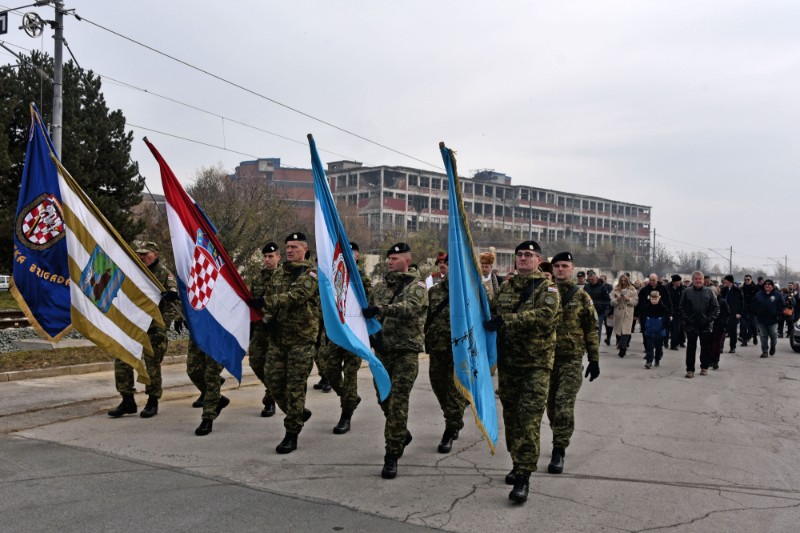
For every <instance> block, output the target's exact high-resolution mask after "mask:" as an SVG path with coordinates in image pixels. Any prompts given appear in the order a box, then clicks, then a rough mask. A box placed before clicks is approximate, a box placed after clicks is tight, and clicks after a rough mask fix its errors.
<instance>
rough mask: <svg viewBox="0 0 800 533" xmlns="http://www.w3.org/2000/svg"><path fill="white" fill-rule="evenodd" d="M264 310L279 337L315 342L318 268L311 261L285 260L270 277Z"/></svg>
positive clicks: (318, 312) (317, 321) (317, 322)
mask: <svg viewBox="0 0 800 533" xmlns="http://www.w3.org/2000/svg"><path fill="white" fill-rule="evenodd" d="M271 289H272V290H273V291H274V292H273V293H272V294H267V295H266V296H265V297H264V310H265V312H266V314H267V315H270V316H271V317H272V319H273V320H274V321H275V324H276V332H277V336H278V339H279V340H283V341H292V342H295V341H296V342H301V343H308V344H314V343H315V342H317V336H318V334H319V324H320V314H321V313H320V304H319V285H318V283H317V269H316V268H315V266H314V263H313V262H311V261H295V262H289V261H286V262H284V263H283V264H282V265H281V268H279V269H278V272H276V274H275V275H274V276H273V278H272V285H271Z"/></svg>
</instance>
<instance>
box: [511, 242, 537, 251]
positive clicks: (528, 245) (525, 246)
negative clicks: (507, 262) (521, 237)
mask: <svg viewBox="0 0 800 533" xmlns="http://www.w3.org/2000/svg"><path fill="white" fill-rule="evenodd" d="M520 250H533V251H534V252H541V251H542V247H541V246H539V243H538V242H536V241H525V242H521V243H519V244H518V245H517V247H516V248H514V253H517V252H519V251H520Z"/></svg>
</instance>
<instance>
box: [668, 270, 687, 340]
mask: <svg viewBox="0 0 800 533" xmlns="http://www.w3.org/2000/svg"><path fill="white" fill-rule="evenodd" d="M685 289H686V288H685V287H684V286H683V283H682V280H681V277H680V276H679V275H678V274H673V275H672V283H671V284H670V286H669V287H667V292H668V293H669V297H670V300H671V301H672V308H671V309H670V312H671V314H672V318H673V320H672V322H671V323H670V325H669V328H670V332H669V348H670V350H677V349H678V345H680V347H681V348H683V347H684V346H686V342H685V336H686V335H685V333H684V331H683V322H681V319H680V318H681V296H682V295H683V291H684V290H685Z"/></svg>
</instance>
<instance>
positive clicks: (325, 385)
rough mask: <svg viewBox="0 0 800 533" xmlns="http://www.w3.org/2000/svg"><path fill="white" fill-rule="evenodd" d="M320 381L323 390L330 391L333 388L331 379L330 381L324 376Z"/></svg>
mask: <svg viewBox="0 0 800 533" xmlns="http://www.w3.org/2000/svg"><path fill="white" fill-rule="evenodd" d="M320 383H321V384H322V386H321V387H320V388H321V389H322V392H330V391H331V390H332V387H331V383H330V381H328V378H322V381H321V382H320Z"/></svg>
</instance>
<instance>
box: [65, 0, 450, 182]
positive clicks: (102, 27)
mask: <svg viewBox="0 0 800 533" xmlns="http://www.w3.org/2000/svg"><path fill="white" fill-rule="evenodd" d="M69 14H71V15H73V16H74V17H75V18H76V19H77V20H78V21H86V22H88V23H89V24H91V25H93V26H95V27H97V28H100V29H101V30H104V31H106V32H108V33H111V34H113V35H116V36H117V37H120V38H122V39H125V40H126V41H129V42H131V43H133V44H136V45H138V46H141V47H142V48H146V49H147V50H150V51H151V52H153V53H156V54H158V55H161V56H163V57H166V58H168V59H171V60H172V61H175V62H177V63H180V64H181V65H184V66H185V67H188V68H190V69H192V70H196V71H197V72H200V73H202V74H205V75H206V76H209V77H211V78H214V79H216V80H218V81H221V82H222V83H225V84H227V85H230V86H232V87H235V88H237V89H239V90H242V91H244V92H247V93H249V94H252V95H253V96H256V97H258V98H261V99H263V100H266V101H268V102H271V103H273V104H275V105H277V106H280V107H283V108H284V109H288V110H289V111H292V112H294V113H297V114H299V115H302V116H304V117H306V118H309V119H311V120H313V121H315V122H319V123H320V124H324V125H326V126H329V127H331V128H333V129H335V130H338V131H341V132H342V133H346V134H347V135H350V136H352V137H355V138H357V139H361V140H362V141H365V142H368V143H370V144H373V145H375V146H378V147H380V148H383V149H385V150H389V151H390V152H394V153H396V154H398V155H401V156H403V157H407V158H409V159H412V160H414V161H417V162H419V163H422V164H424V165H428V166H430V167H433V168H436V169H437V170H440V169H442V166H441V165H436V164H433V163H429V162H428V161H425V160H423V159H419V158H417V157H414V156H412V155H410V154H407V153H405V152H401V151H400V150H396V149H394V148H392V147H390V146H387V145H385V144H382V143H379V142H378V141H373V140H372V139H369V138H368V137H364V136H363V135H359V134H358V133H355V132H353V131H350V130H348V129H346V128H343V127H341V126H337V125H336V124H333V123H332V122H328V121H327V120H323V119H321V118H319V117H316V116H314V115H311V114H310V113H306V112H305V111H302V110H300V109H297V108H295V107H292V106H290V105H288V104H284V103H283V102H279V101H278V100H275V99H274V98H270V97H269V96H266V95H264V94H261V93H259V92H257V91H255V90H253V89H249V88H247V87H245V86H243V85H241V84H239V83H236V82H233V81H231V80H228V79H226V78H223V77H222V76H219V75H217V74H214V73H212V72H210V71H208V70H205V69H203V68H201V67H198V66H196V65H193V64H191V63H189V62H188V61H184V60H182V59H179V58H177V57H175V56H172V55H170V54H167V53H166V52H162V51H161V50H158V49H156V48H153V47H152V46H149V45H147V44H144V43H142V42H141V41H137V40H136V39H133V38H132V37H128V36H127V35H123V34H121V33H119V32H117V31H114V30H112V29H110V28H106V27H105V26H103V25H102V24H99V23H97V22H94V21H91V20H89V19H87V18H85V17H81V16H80V15H78V14H77V13H74V12H71V13H69Z"/></svg>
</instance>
